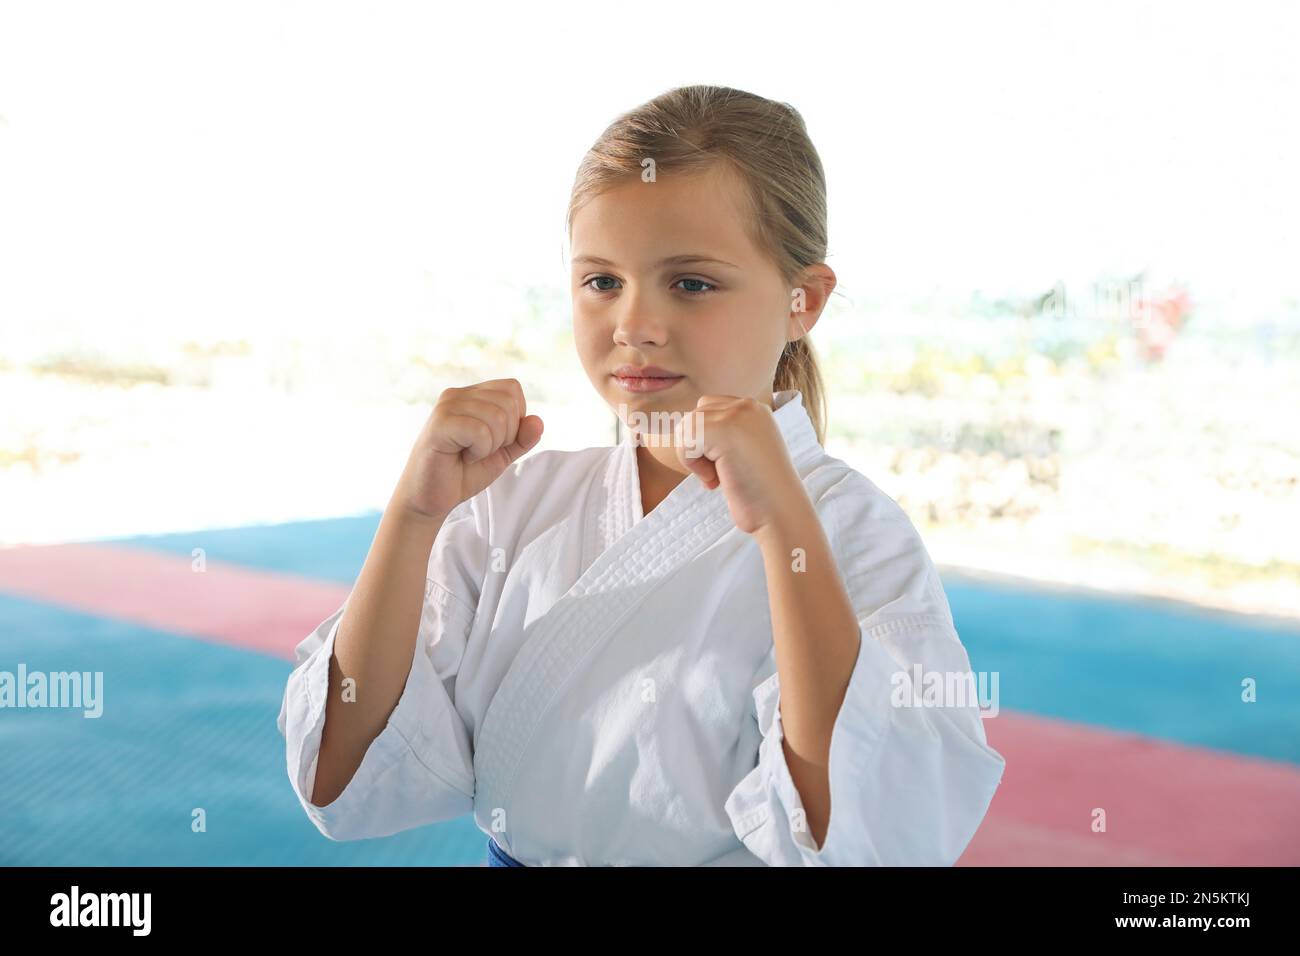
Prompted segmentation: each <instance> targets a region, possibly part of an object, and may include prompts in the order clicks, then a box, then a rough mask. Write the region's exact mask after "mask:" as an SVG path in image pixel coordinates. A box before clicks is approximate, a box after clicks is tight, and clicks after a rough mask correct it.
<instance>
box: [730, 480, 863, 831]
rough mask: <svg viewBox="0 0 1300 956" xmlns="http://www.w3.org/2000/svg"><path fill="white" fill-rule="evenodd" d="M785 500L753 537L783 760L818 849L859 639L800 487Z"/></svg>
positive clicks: (813, 512) (832, 562)
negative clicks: (776, 684)
mask: <svg viewBox="0 0 1300 956" xmlns="http://www.w3.org/2000/svg"><path fill="white" fill-rule="evenodd" d="M791 497H793V498H794V500H795V502H796V504H794V505H792V506H791V507H789V508H786V509H783V511H782V515H781V517H780V519H779V520H778V521H777V522H775V523H773V524H772V525H769V526H767V527H764V528H762V529H760V530H759V531H758V532H756V535H755V536H756V538H757V540H758V542H759V547H760V549H761V551H762V555H763V567H764V571H765V573H766V577H767V591H768V603H769V605H770V609H771V615H772V634H773V643H774V645H775V652H776V665H777V672H778V673H779V674H780V678H779V679H780V682H781V696H780V707H781V724H782V727H783V729H784V735H785V739H784V742H783V747H784V749H785V758H786V763H787V765H788V766H789V768H790V776H791V777H792V778H793V780H794V783H795V786H796V788H797V789H798V791H799V796H800V798H801V799H802V801H803V805H804V810H805V811H806V813H807V823H808V829H809V831H810V833H811V834H812V836H813V839H814V840H815V841H816V843H817V845H818V847H820V846H821V845H822V844H823V842H824V841H825V838H826V828H827V826H828V825H829V823H830V811H831V806H830V802H831V801H830V797H831V795H830V772H829V766H830V746H831V732H832V731H833V729H834V727H835V720H836V717H837V716H838V715H839V711H840V705H841V704H842V703H843V701H844V695H845V692H846V691H847V690H848V686H849V679H850V678H851V677H852V675H853V670H854V667H855V665H856V663H857V658H858V650H859V646H860V645H859V641H860V637H859V628H858V623H857V616H856V614H855V613H854V610H853V605H852V603H851V601H850V600H849V596H848V593H847V592H846V590H845V588H844V584H843V581H842V580H841V578H840V574H839V569H838V568H837V567H836V564H835V558H834V555H833V554H832V552H831V548H830V543H829V542H828V541H827V540H826V534H825V531H824V530H823V529H822V525H821V521H820V520H819V519H818V517H817V512H816V509H815V508H814V507H813V505H812V502H811V501H809V500H808V498H807V494H806V493H805V492H804V491H803V488H802V485H800V486H799V493H798V495H792V496H791ZM796 548H797V549H802V556H801V557H800V556H799V555H797V554H796V552H795V549H796ZM801 569H802V570H801Z"/></svg>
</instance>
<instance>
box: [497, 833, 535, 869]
mask: <svg viewBox="0 0 1300 956" xmlns="http://www.w3.org/2000/svg"><path fill="white" fill-rule="evenodd" d="M487 850H488V860H487V865H488V866H527V865H528V864H526V863H520V862H519V861H518V860H516V859H515V858H514V857H513V856H511V855H510V854H509V853H507V852H506V851H505V850H503V849H501V847H500V846H498V845H497V841H496V840H494V839H492V838H491V837H488V845H487Z"/></svg>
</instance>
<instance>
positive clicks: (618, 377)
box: [611, 365, 686, 392]
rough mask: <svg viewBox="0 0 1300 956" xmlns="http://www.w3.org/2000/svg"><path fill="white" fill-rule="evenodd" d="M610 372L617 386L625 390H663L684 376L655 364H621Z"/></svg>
mask: <svg viewBox="0 0 1300 956" xmlns="http://www.w3.org/2000/svg"><path fill="white" fill-rule="evenodd" d="M611 374H612V375H613V376H614V380H615V381H616V382H618V384H619V387H620V388H622V389H623V390H624V391H627V392H659V391H663V390H664V389H666V388H672V387H673V386H674V385H676V384H677V383H678V382H680V381H681V380H682V379H684V378H685V377H686V376H684V375H679V374H677V373H676V372H672V371H669V370H668V369H666V368H660V367H659V366H657V365H642V366H635V365H622V366H620V367H619V368H616V369H615V370H614V371H613V372H612V373H611Z"/></svg>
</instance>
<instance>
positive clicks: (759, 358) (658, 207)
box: [571, 166, 834, 422]
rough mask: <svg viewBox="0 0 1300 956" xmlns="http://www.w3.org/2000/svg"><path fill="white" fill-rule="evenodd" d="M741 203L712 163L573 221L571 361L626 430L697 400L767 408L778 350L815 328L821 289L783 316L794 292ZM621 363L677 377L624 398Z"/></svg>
mask: <svg viewBox="0 0 1300 956" xmlns="http://www.w3.org/2000/svg"><path fill="white" fill-rule="evenodd" d="M740 197H741V192H740V185H739V183H738V182H737V181H736V179H735V177H734V174H732V173H730V171H729V170H727V169H726V167H723V166H715V167H713V168H711V169H710V170H709V171H708V172H705V173H699V174H695V175H691V176H666V177H663V178H661V179H659V180H658V181H657V182H642V181H641V180H640V179H639V178H638V179H633V180H631V181H630V182H628V183H625V184H624V185H622V186H619V187H617V188H614V189H611V190H609V191H607V192H605V193H603V194H601V195H599V196H597V197H595V198H594V199H592V200H591V201H590V202H588V203H587V204H586V205H585V206H583V207H582V208H581V209H580V210H579V211H578V213H577V214H576V215H575V216H574V218H573V224H572V243H573V258H572V265H571V269H572V291H573V328H574V338H575V341H576V344H577V348H578V355H579V357H580V358H581V360H582V364H583V367H584V368H585V369H586V372H587V375H588V377H589V378H590V379H591V382H592V384H593V385H594V386H595V387H596V391H597V392H599V393H600V395H601V397H603V398H604V399H605V401H607V402H608V403H609V404H610V406H611V407H612V408H614V409H615V411H620V407H622V408H623V409H624V411H623V412H622V415H621V417H623V419H624V421H625V422H626V421H627V413H631V412H638V411H639V412H644V413H647V414H650V413H653V412H656V411H658V412H674V411H677V412H685V411H690V410H692V409H694V408H695V406H696V402H697V401H698V399H699V397H700V396H701V395H735V396H738V397H750V398H754V399H757V400H758V401H761V402H763V403H764V404H766V405H769V406H770V405H771V404H772V384H773V379H774V376H775V374H776V365H777V361H778V359H780V357H781V351H782V350H783V349H784V348H785V344H786V342H787V341H789V340H790V339H793V338H798V337H799V336H800V335H802V334H803V331H804V330H807V329H811V328H812V325H813V323H814V322H815V321H816V319H817V316H818V314H819V313H820V311H821V307H822V305H823V304H824V302H825V296H826V295H828V294H829V292H830V288H826V289H825V290H824V292H823V291H822V289H821V287H820V286H818V287H816V288H813V287H810V288H808V291H807V293H806V301H805V305H804V310H803V311H799V312H795V311H793V309H792V291H793V290H792V289H789V288H787V287H786V284H785V282H783V281H782V278H781V275H780V273H779V271H778V270H777V268H776V266H775V264H774V263H773V262H772V261H771V260H770V259H769V258H768V257H767V256H766V255H764V254H763V253H762V252H761V251H760V250H759V249H758V248H757V247H756V246H755V245H754V244H753V242H752V241H751V240H750V238H749V236H748V234H747V233H746V232H745V230H744V227H743V226H742V225H741V222H742V220H741V216H742V211H741V210H742V207H741V198H740ZM820 269H821V270H824V272H825V273H828V274H829V275H830V276H831V286H832V287H833V285H834V274H833V273H830V270H829V269H827V268H826V267H825V266H821V267H820ZM801 326H802V329H801ZM624 365H631V366H635V367H641V366H646V365H654V366H658V367H659V368H660V369H663V370H665V371H666V372H667V373H671V374H672V375H674V376H678V377H677V378H675V379H672V380H670V381H667V382H660V384H661V385H663V386H664V387H660V388H657V389H653V390H647V389H645V388H644V387H643V388H641V389H639V390H634V389H632V388H630V387H629V385H627V384H624V383H623V382H621V381H620V380H619V378H618V377H617V376H616V375H615V372H616V370H618V369H619V368H620V367H621V366H624Z"/></svg>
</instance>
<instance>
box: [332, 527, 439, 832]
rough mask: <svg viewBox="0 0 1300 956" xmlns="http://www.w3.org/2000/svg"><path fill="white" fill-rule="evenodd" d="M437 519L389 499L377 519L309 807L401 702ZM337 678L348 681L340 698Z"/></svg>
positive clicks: (337, 785)
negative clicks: (348, 686)
mask: <svg viewBox="0 0 1300 956" xmlns="http://www.w3.org/2000/svg"><path fill="white" fill-rule="evenodd" d="M444 517H445V516H444ZM442 523H443V519H442V518H423V517H419V516H416V515H413V514H412V513H411V512H409V511H406V510H404V509H402V508H401V507H399V506H397V505H395V504H394V503H393V502H391V501H390V502H389V505H388V507H387V508H386V509H385V511H384V514H383V516H382V517H381V518H380V522H379V528H378V530H377V531H376V533H375V538H374V541H373V542H372V543H371V545H370V551H369V553H368V554H367V555H366V560H365V564H364V565H363V566H362V569H361V574H360V575H359V576H358V578H357V583H356V586H355V587H354V588H353V592H352V596H351V598H350V599H349V601H348V605H347V608H346V609H345V610H344V612H343V617H342V619H341V620H340V621H339V628H338V633H337V635H336V636H335V640H334V654H333V656H332V657H331V659H330V676H329V696H328V698H327V700H326V705H325V726H324V729H323V730H322V733H321V746H320V753H319V755H318V757H317V764H316V780H315V784H314V789H313V791H312V796H311V801H312V803H314V804H315V805H316V806H325V805H327V804H329V803H332V802H333V801H334V799H335V798H337V797H338V795H339V794H341V793H342V792H343V790H344V789H345V788H346V787H347V785H348V782H349V781H350V780H351V779H352V777H353V775H354V774H355V773H356V771H357V768H358V767H360V766H361V761H362V759H363V758H364V757H365V754H366V750H367V749H368V748H369V747H370V744H371V743H372V742H373V741H374V739H375V738H376V737H377V736H379V734H380V733H381V732H382V731H383V729H384V727H385V726H386V725H387V723H388V718H389V716H390V715H391V714H392V712H393V709H394V708H395V707H396V706H397V702H398V700H400V699H401V696H402V691H403V689H404V688H405V686H406V681H407V677H408V676H409V674H410V668H411V661H412V659H413V657H414V655H415V642H416V639H417V637H418V635H419V628H420V615H421V613H422V609H423V606H424V593H425V585H426V575H427V569H428V563H429V554H430V552H431V551H432V549H433V543H434V541H435V540H436V538H437V536H438V532H439V530H440V529H441V528H442ZM344 678H351V679H352V680H353V682H354V683H353V685H352V691H353V693H351V694H347V695H346V696H345V694H344V687H343V680H344Z"/></svg>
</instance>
